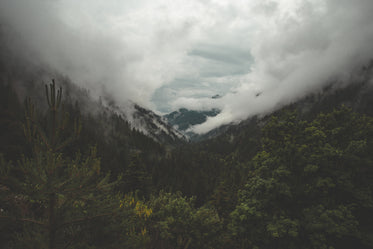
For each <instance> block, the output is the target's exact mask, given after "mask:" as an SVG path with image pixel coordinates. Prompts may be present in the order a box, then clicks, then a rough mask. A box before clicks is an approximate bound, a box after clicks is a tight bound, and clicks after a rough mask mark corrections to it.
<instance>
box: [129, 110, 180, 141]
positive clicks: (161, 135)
mask: <svg viewBox="0 0 373 249" xmlns="http://www.w3.org/2000/svg"><path fill="white" fill-rule="evenodd" d="M134 109H135V111H134V112H133V114H132V117H130V118H129V120H130V122H131V123H132V125H133V126H134V127H136V128H137V129H138V130H140V131H141V132H143V133H144V134H145V135H148V136H149V137H151V138H153V139H154V140H155V141H157V142H159V143H161V144H179V143H181V142H183V141H186V140H187V138H186V136H185V135H183V134H182V133H181V132H180V131H178V130H177V129H175V128H174V127H172V126H171V125H169V124H168V123H167V121H166V120H165V119H164V118H163V117H161V116H159V115H157V114H155V113H154V112H153V111H151V110H148V109H145V108H143V107H141V106H139V105H137V104H134Z"/></svg>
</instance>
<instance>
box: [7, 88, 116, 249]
mask: <svg viewBox="0 0 373 249" xmlns="http://www.w3.org/2000/svg"><path fill="white" fill-rule="evenodd" d="M46 97H47V102H48V112H47V114H46V118H45V121H46V122H45V123H44V124H43V123H42V122H40V121H39V120H38V118H37V116H38V113H37V111H36V110H35V107H34V105H33V103H32V102H31V101H30V99H29V100H28V101H27V106H26V122H25V125H24V133H25V136H26V138H27V140H28V141H29V142H30V144H31V145H32V148H33V155H32V157H26V156H23V157H22V158H21V159H20V160H19V161H18V163H17V164H16V165H14V164H12V163H8V162H6V161H5V160H4V159H2V160H1V161H0V163H1V165H0V170H1V172H0V175H1V182H0V194H1V200H2V204H1V214H0V219H1V221H2V222H4V223H3V224H4V226H8V225H9V224H11V226H10V227H13V229H14V230H13V232H14V235H15V236H13V239H12V242H11V243H9V244H8V246H9V247H10V248H48V249H55V248H68V247H73V245H74V244H75V245H76V244H79V243H81V242H82V241H81V240H82V238H83V237H84V236H81V234H82V232H83V231H82V230H83V229H84V225H86V224H88V223H89V222H92V221H94V220H98V219H100V218H102V217H106V216H111V215H113V212H114V211H115V210H116V209H115V208H116V207H117V206H119V205H117V203H118V202H115V201H113V200H112V199H110V197H108V195H109V196H110V194H111V189H112V187H113V184H114V183H109V175H106V176H101V174H100V160H99V158H97V156H96V149H95V148H92V149H91V152H90V154H89V155H87V156H86V157H85V156H82V155H81V154H79V153H77V154H76V156H75V157H74V158H69V157H67V156H66V155H65V154H64V153H63V152H62V151H63V149H64V148H65V147H66V146H67V145H69V144H70V143H71V142H72V141H73V140H74V139H76V138H77V136H78V135H79V133H80V130H81V125H80V122H79V121H77V120H75V122H74V125H73V126H69V122H68V121H69V120H68V114H67V113H65V112H64V110H63V106H62V104H61V100H62V88H60V89H56V87H55V83H54V81H53V83H52V84H50V86H49V87H48V86H46ZM69 127H72V130H70V129H69ZM14 224H17V226H14Z"/></svg>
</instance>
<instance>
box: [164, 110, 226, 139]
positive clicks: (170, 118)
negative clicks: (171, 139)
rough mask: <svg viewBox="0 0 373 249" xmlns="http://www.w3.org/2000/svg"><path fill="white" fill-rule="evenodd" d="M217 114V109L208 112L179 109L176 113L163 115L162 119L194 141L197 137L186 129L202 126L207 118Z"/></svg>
mask: <svg viewBox="0 0 373 249" xmlns="http://www.w3.org/2000/svg"><path fill="white" fill-rule="evenodd" d="M219 113H220V110H219V109H212V110H209V111H195V110H188V109H186V108H181V109H179V110H178V111H174V112H171V113H169V114H167V115H164V116H163V117H164V118H165V119H166V120H167V122H168V123H169V124H170V125H172V126H173V127H175V128H176V129H178V130H179V131H181V132H183V133H184V134H186V135H187V136H188V137H190V138H191V139H194V138H196V137H197V135H196V134H194V133H193V132H190V131H188V129H189V128H190V127H192V126H193V125H197V124H202V123H203V122H205V121H206V120H207V118H208V117H215V116H216V115H218V114H219Z"/></svg>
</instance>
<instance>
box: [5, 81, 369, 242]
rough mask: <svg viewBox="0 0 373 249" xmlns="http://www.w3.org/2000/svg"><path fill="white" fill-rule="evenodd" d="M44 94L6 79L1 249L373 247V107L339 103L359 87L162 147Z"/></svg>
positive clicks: (67, 99)
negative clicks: (305, 107)
mask: <svg viewBox="0 0 373 249" xmlns="http://www.w3.org/2000/svg"><path fill="white" fill-rule="evenodd" d="M34 85H35V86H34V88H35V89H36V90H35V91H36V92H37V93H38V94H31V95H32V96H28V97H26V98H25V99H20V98H19V94H18V93H17V88H16V87H14V86H13V85H12V84H5V83H3V84H1V89H0V95H1V96H0V133H1V135H0V136H1V140H0V153H1V156H0V200H1V201H0V248H4V249H10V248H48V249H57V248H61V249H62V248H74V249H75V248H76V249H95V248H105V249H108V248H149V249H150V248H154V249H171V248H172V249H176V248H180V249H203V248H205V249H212V248H221V249H225V248H227V249H228V248H250V249H251V248H252V249H270V248H279V249H281V248H283V249H298V248H304V249H316V248H318V249H332V248H334V249H343V248H346V249H347V248H362V249H365V248H367V249H368V248H373V195H372V191H373V155H372V151H373V141H372V138H373V117H372V116H371V115H372V110H371V107H372V106H371V105H370V104H371V102H366V103H360V104H361V105H360V106H363V108H360V109H356V108H351V107H349V106H345V105H340V104H336V103H340V102H341V101H339V100H338V98H343V96H344V95H343V94H345V95H346V94H347V95H348V94H350V95H351V94H353V91H351V89H347V90H346V91H344V92H337V93H335V95H333V96H334V97H333V96H332V97H330V98H327V99H326V100H325V99H324V102H323V103H321V102H320V101H319V102H318V103H319V105H316V104H315V105H314V108H313V109H312V110H311V111H308V112H306V113H305V112H302V111H301V108H299V107H300V104H293V105H289V106H287V107H285V108H282V109H281V110H279V111H276V112H274V113H272V114H269V115H267V116H265V117H254V118H252V119H250V120H248V121H247V122H246V123H244V124H241V125H236V126H232V127H231V128H227V129H226V130H225V131H223V132H221V134H220V135H217V136H215V137H213V138H210V139H205V140H201V141H199V142H194V143H192V142H188V141H183V140H180V141H176V142H175V143H172V144H171V143H169V144H167V143H164V144H160V143H158V142H157V141H154V140H153V139H152V138H150V137H148V136H146V135H144V134H143V133H142V132H140V131H138V130H136V129H134V128H133V127H131V125H130V124H129V123H128V121H126V119H125V118H123V117H122V116H121V115H119V114H118V113H116V112H114V111H111V110H110V109H108V108H106V109H105V108H104V107H102V108H99V109H98V111H96V112H87V111H85V110H84V108H83V104H82V103H81V102H79V101H78V100H77V99H74V98H73V97H72V95H71V91H70V90H69V87H68V85H64V86H63V87H60V86H59V82H55V81H53V82H52V83H50V84H47V85H45V86H44V85H36V84H34ZM39 86H40V87H39ZM31 92H33V91H31V90H30V89H29V91H27V93H31ZM80 94H81V95H82V94H83V93H80ZM26 95H27V94H26ZM336 96H338V98H336ZM341 96H342V97H341ZM80 99H84V98H82V97H81V98H80ZM338 101H339V102H338ZM330 103H334V104H330ZM364 104H365V105H364Z"/></svg>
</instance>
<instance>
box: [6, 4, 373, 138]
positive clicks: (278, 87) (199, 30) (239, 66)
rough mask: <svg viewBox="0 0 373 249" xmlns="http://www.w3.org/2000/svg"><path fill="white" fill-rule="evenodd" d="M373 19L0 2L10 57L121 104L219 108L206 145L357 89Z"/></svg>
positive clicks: (361, 14)
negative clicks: (227, 127) (314, 96)
mask: <svg viewBox="0 0 373 249" xmlns="http://www.w3.org/2000/svg"><path fill="white" fill-rule="evenodd" d="M371 13H373V1H371V0H355V1H351V0H286V1H285V0H281V1H271V0H247V1H245V0H237V1H228V0H220V1H218V0H209V1H198V0H190V1H181V0H153V1H146V0H139V1H114V0H106V1H103V0H91V1H88V0H81V1H76V0H75V1H73V0H64V1H62V0H53V1H47V0H32V1H30V0H0V22H1V25H2V26H1V27H2V30H3V31H2V35H5V36H9V39H2V40H3V41H5V40H6V41H7V44H3V46H5V45H6V46H10V47H12V51H14V53H17V54H18V56H20V57H21V58H22V57H23V58H25V60H27V61H32V62H33V63H35V64H37V65H39V66H46V67H48V68H51V69H53V70H56V71H58V72H60V73H61V74H63V75H67V76H68V77H70V78H71V80H72V81H74V82H75V83H76V84H78V85H79V86H82V87H86V88H88V89H90V90H91V92H92V93H93V94H94V95H96V96H99V95H101V94H103V92H106V93H109V94H110V95H112V96H113V97H114V98H115V99H116V100H117V101H118V102H119V103H120V102H125V101H126V100H131V101H134V102H136V103H139V104H140V105H143V106H145V107H147V108H151V109H153V110H155V111H156V112H167V111H171V110H175V109H177V108H181V107H186V108H192V109H195V110H207V109H211V108H220V109H221V110H222V111H221V113H220V114H219V115H218V116H216V117H213V118H209V119H208V120H207V121H206V122H205V123H203V124H201V125H198V126H195V127H193V128H192V130H193V131H194V132H197V133H204V132H207V131H209V130H211V129H213V128H216V127H218V126H220V125H223V124H228V123H231V122H239V121H240V120H244V119H246V118H248V117H250V116H253V115H257V114H265V113H269V112H271V111H273V110H275V109H277V108H280V107H281V106H283V105H285V104H288V103H291V102H293V101H296V100H298V99H300V98H302V97H303V96H305V95H307V94H309V93H312V92H317V91H320V89H322V88H323V87H325V86H326V85H327V84H330V83H331V82H339V84H341V85H343V84H346V83H349V78H350V74H351V73H353V72H355V71H356V70H358V69H359V68H361V67H362V66H363V65H366V64H367V63H368V62H369V61H370V60H371V59H372V58H373V16H372V14H371ZM215 94H220V95H222V96H223V97H222V98H218V99H212V98H211V96H213V95H215Z"/></svg>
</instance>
